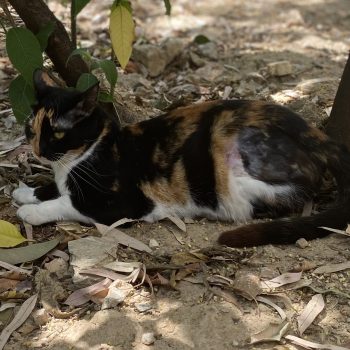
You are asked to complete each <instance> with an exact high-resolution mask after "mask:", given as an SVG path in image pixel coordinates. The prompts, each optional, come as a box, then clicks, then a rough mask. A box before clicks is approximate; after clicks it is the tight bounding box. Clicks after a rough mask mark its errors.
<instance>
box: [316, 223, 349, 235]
mask: <svg viewBox="0 0 350 350" xmlns="http://www.w3.org/2000/svg"><path fill="white" fill-rule="evenodd" d="M320 228H323V229H324V230H327V231H331V232H334V233H339V234H340V235H343V236H348V237H350V234H349V232H347V231H343V230H338V229H336V228H331V227H325V226H320Z"/></svg>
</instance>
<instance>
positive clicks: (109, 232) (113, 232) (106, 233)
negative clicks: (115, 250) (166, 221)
mask: <svg viewBox="0 0 350 350" xmlns="http://www.w3.org/2000/svg"><path fill="white" fill-rule="evenodd" d="M95 226H96V228H97V230H98V231H99V232H100V233H101V235H102V236H103V238H104V239H106V240H113V241H115V242H117V243H120V244H122V245H124V246H127V247H130V248H133V249H136V250H138V251H141V252H147V253H149V254H151V253H152V249H151V248H150V247H149V246H147V245H146V244H144V243H142V242H141V241H139V240H138V239H136V238H133V237H130V236H128V235H127V234H126V233H124V232H122V231H120V230H117V229H115V228H113V229H109V227H108V226H106V225H102V224H98V223H95Z"/></svg>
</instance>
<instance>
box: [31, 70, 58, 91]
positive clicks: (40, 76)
mask: <svg viewBox="0 0 350 350" xmlns="http://www.w3.org/2000/svg"><path fill="white" fill-rule="evenodd" d="M33 83H34V88H35V91H36V93H37V95H38V96H41V95H43V94H44V93H45V92H46V91H47V88H48V87H57V86H58V85H57V84H56V83H55V81H54V80H53V79H52V78H51V77H50V76H49V74H48V73H46V72H44V71H43V70H41V69H36V70H35V71H34V73H33Z"/></svg>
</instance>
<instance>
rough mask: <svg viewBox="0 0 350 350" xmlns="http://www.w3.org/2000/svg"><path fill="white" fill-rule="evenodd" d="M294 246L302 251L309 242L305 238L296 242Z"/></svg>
mask: <svg viewBox="0 0 350 350" xmlns="http://www.w3.org/2000/svg"><path fill="white" fill-rule="evenodd" d="M295 245H296V246H297V247H298V248H301V249H304V248H306V247H308V246H309V242H308V241H307V240H306V239H305V238H299V239H298V240H297V241H296V242H295Z"/></svg>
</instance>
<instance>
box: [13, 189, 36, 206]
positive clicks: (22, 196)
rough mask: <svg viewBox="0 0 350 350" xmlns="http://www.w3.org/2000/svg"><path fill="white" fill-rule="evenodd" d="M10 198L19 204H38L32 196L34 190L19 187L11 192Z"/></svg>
mask: <svg viewBox="0 0 350 350" xmlns="http://www.w3.org/2000/svg"><path fill="white" fill-rule="evenodd" d="M12 198H13V199H14V200H15V201H16V202H17V203H19V204H35V203H39V199H38V198H36V197H35V195H34V188H31V187H20V188H17V189H16V190H14V191H13V192H12Z"/></svg>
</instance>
